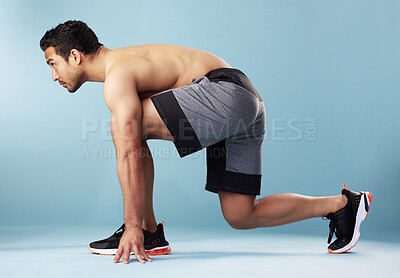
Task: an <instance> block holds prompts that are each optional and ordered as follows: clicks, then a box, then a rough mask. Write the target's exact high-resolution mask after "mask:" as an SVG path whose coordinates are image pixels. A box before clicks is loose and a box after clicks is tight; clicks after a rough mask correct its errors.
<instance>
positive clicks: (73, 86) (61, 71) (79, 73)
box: [40, 20, 103, 93]
mask: <svg viewBox="0 0 400 278" xmlns="http://www.w3.org/2000/svg"><path fill="white" fill-rule="evenodd" d="M102 45H103V44H101V43H99V40H98V39H97V36H96V34H95V33H94V32H93V31H92V29H90V28H89V27H88V26H87V25H86V23H84V22H82V21H78V20H69V21H66V22H64V23H62V24H59V25H58V26H57V27H55V28H53V29H51V30H49V31H47V32H46V34H44V36H43V37H42V39H41V40H40V48H41V49H42V50H43V51H44V53H45V58H46V62H47V64H49V66H51V68H52V79H53V80H54V81H58V82H59V83H60V85H63V86H64V87H65V88H67V90H68V91H69V92H70V93H74V92H75V91H76V90H78V89H79V87H80V86H82V84H83V83H84V82H85V80H84V72H83V69H82V67H81V64H82V58H83V56H84V55H90V54H93V53H96V51H97V50H98V49H99V47H101V46H102Z"/></svg>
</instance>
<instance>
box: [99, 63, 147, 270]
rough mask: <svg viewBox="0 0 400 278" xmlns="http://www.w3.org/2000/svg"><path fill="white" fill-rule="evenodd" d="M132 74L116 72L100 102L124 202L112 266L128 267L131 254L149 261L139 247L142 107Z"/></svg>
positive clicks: (142, 187) (142, 180)
mask: <svg viewBox="0 0 400 278" xmlns="http://www.w3.org/2000/svg"><path fill="white" fill-rule="evenodd" d="M132 76H133V75H132V73H129V72H128V71H126V70H123V69H122V68H121V69H117V70H114V71H113V72H110V73H109V74H108V76H107V80H106V82H105V83H104V99H105V101H106V104H107V106H108V107H109V109H110V110H111V126H110V127H111V134H112V138H113V141H114V145H115V149H116V153H117V171H118V178H119V182H120V185H121V189H122V194H123V198H124V218H125V232H124V235H123V237H122V238H121V241H120V244H119V247H118V251H117V253H116V255H115V259H114V262H118V261H119V260H120V258H121V257H122V259H123V261H124V263H128V261H129V256H130V253H131V251H132V252H134V253H135V256H136V258H137V259H138V260H139V261H140V262H142V263H144V262H145V261H144V260H143V258H142V256H143V257H144V258H145V259H146V260H148V261H151V260H150V258H149V256H148V255H147V254H146V253H145V250H144V247H143V232H142V220H143V211H144V200H145V175H144V154H143V151H144V149H143V147H142V134H141V121H142V106H141V102H140V99H139V97H138V94H137V90H136V84H135V80H134V78H133V77H132Z"/></svg>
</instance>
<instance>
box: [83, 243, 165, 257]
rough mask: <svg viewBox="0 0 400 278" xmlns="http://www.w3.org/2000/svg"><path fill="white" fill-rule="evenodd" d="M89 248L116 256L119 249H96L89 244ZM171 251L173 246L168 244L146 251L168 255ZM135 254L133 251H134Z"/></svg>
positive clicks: (100, 253) (96, 252) (152, 253)
mask: <svg viewBox="0 0 400 278" xmlns="http://www.w3.org/2000/svg"><path fill="white" fill-rule="evenodd" d="M88 248H89V250H90V251H92V252H93V253H95V254H99V255H108V256H114V255H115V254H116V253H117V250H118V249H96V248H91V247H90V246H88ZM170 252H171V247H169V245H168V246H163V247H156V248H153V249H150V250H146V253H147V254H149V255H152V256H154V255H166V254H168V253H170ZM132 254H133V252H132Z"/></svg>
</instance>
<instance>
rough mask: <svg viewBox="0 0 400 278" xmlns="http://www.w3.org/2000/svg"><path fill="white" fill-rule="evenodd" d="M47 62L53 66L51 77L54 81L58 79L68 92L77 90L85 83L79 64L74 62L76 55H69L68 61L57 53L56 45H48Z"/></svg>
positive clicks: (45, 54) (45, 53)
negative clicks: (82, 79)
mask: <svg viewBox="0 0 400 278" xmlns="http://www.w3.org/2000/svg"><path fill="white" fill-rule="evenodd" d="M44 56H45V59H46V63H47V64H48V65H49V66H50V67H51V77H52V80H53V81H58V83H60V85H61V86H63V87H64V88H66V89H67V90H68V92H70V93H74V92H76V91H77V90H78V89H79V88H80V87H81V86H82V84H83V82H82V81H81V77H80V74H79V71H78V68H77V67H78V66H79V65H77V64H76V63H74V57H72V56H71V55H70V56H69V57H68V61H65V60H64V58H63V57H62V56H60V55H58V54H57V53H56V50H55V48H54V47H48V48H47V49H46V51H45V52H44Z"/></svg>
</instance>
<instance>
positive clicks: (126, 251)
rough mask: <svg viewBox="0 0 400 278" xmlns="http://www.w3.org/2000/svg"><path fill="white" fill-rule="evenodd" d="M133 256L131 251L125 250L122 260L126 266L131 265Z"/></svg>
mask: <svg viewBox="0 0 400 278" xmlns="http://www.w3.org/2000/svg"><path fill="white" fill-rule="evenodd" d="M130 256H131V250H130V248H129V249H125V251H124V254H123V255H122V260H123V261H124V264H127V263H129V257H130Z"/></svg>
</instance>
